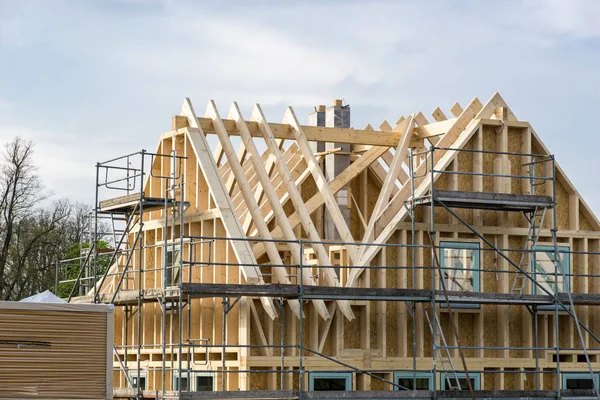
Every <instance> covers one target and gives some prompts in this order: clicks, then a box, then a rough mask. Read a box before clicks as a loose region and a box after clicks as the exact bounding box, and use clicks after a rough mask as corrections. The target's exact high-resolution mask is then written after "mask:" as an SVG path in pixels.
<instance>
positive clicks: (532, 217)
mask: <svg viewBox="0 0 600 400" xmlns="http://www.w3.org/2000/svg"><path fill="white" fill-rule="evenodd" d="M524 214H525V218H527V221H528V222H529V230H528V231H527V237H526V238H525V246H524V248H523V251H522V252H521V258H520V259H519V264H518V265H519V268H520V269H521V271H519V270H517V273H516V275H515V279H514V280H513V283H512V286H511V289H510V292H511V293H514V294H519V295H520V294H523V289H524V288H525V281H526V276H525V273H527V274H529V273H530V271H531V266H532V265H531V264H532V263H533V261H534V259H535V258H534V257H532V255H533V252H534V251H535V246H536V245H537V242H538V239H539V237H540V232H541V229H542V226H543V224H544V217H545V216H546V208H545V207H535V209H534V210H533V211H530V212H526V213H524ZM522 271H524V272H525V273H523V272H522Z"/></svg>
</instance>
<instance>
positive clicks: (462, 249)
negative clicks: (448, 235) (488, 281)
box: [440, 242, 481, 308]
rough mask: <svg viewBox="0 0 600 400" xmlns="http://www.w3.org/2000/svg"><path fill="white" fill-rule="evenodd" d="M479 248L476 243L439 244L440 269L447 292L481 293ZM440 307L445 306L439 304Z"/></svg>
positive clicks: (476, 306)
mask: <svg viewBox="0 0 600 400" xmlns="http://www.w3.org/2000/svg"><path fill="white" fill-rule="evenodd" d="M479 247H480V244H479V243H477V242H440V267H441V269H442V276H443V279H444V284H445V285H446V289H447V290H449V291H465V292H480V291H481V284H480V272H481V269H480V262H479V252H480V251H479ZM441 288H442V283H441V282H440V289H441ZM440 307H442V308H444V307H446V304H445V303H441V304H440ZM453 307H457V308H479V304H453Z"/></svg>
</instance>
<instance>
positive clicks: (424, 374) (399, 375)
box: [394, 371, 435, 390]
mask: <svg viewBox="0 0 600 400" xmlns="http://www.w3.org/2000/svg"><path fill="white" fill-rule="evenodd" d="M413 376H415V377H416V378H417V379H423V378H426V379H429V390H433V389H434V388H435V378H434V376H433V372H428V371H415V372H412V371H398V372H394V383H395V384H396V385H398V379H407V378H408V379H412V378H413ZM394 390H405V389H400V388H399V387H397V386H394ZM408 390H417V389H408Z"/></svg>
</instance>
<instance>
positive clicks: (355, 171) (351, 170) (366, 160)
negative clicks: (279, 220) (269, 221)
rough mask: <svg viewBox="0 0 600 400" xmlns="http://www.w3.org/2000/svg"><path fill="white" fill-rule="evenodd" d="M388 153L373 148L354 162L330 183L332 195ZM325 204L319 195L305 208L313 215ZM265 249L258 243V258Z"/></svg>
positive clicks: (294, 218) (293, 220) (295, 219)
mask: <svg viewBox="0 0 600 400" xmlns="http://www.w3.org/2000/svg"><path fill="white" fill-rule="evenodd" d="M386 151H387V148H385V147H372V148H371V149H369V150H368V151H367V152H366V153H364V154H363V155H362V156H361V157H360V158H359V159H358V160H356V161H354V162H353V163H352V164H350V166H349V167H348V168H346V169H345V170H344V171H342V173H340V174H339V175H338V176H336V177H335V178H333V180H332V181H331V182H329V188H330V189H331V191H332V193H337V192H338V191H339V190H340V189H341V188H343V187H344V186H346V185H347V184H348V183H350V182H351V181H352V179H354V178H356V177H357V176H358V175H359V174H360V173H361V172H363V171H364V170H365V169H366V168H367V167H369V165H371V164H373V163H374V162H376V161H377V160H378V159H379V157H381V155H382V154H383V153H384V152H386ZM323 203H324V200H323V197H322V196H321V195H320V194H319V193H317V194H315V195H314V196H313V197H311V198H310V199H309V200H308V201H307V202H306V203H305V207H306V210H307V211H308V213H309V214H312V213H313V212H314V211H315V210H317V209H318V208H319V207H321V206H322V205H323ZM288 220H289V222H290V224H291V225H292V228H295V227H296V226H298V225H299V224H300V223H301V222H300V217H299V215H298V212H295V213H293V214H292V215H290V216H289V217H288ZM281 234H282V231H281V227H279V226H278V227H276V228H275V229H273V230H272V231H271V235H272V236H273V237H275V238H277V237H281ZM264 251H265V249H264V246H263V245H262V243H257V244H256V245H255V246H254V254H255V255H256V257H261V256H262V255H263V254H265V252H264Z"/></svg>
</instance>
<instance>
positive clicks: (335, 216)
mask: <svg viewBox="0 0 600 400" xmlns="http://www.w3.org/2000/svg"><path fill="white" fill-rule="evenodd" d="M283 120H284V122H286V123H288V124H289V125H290V126H291V128H292V132H293V133H294V137H295V138H296V142H297V143H298V147H299V148H300V151H301V152H302V155H303V156H304V159H305V160H306V162H307V163H308V169H309V170H310V172H311V174H312V176H313V179H314V180H315V183H316V184H317V188H318V191H319V193H320V194H321V196H323V198H324V200H325V206H326V207H327V211H329V215H330V216H331V219H332V220H333V224H334V225H335V228H336V229H337V231H338V234H339V235H340V237H341V239H342V241H344V242H346V251H347V252H348V256H349V257H350V261H351V262H353V263H354V262H355V261H356V260H357V258H358V247H357V246H356V245H354V244H349V243H354V238H353V237H352V233H350V229H349V228H348V224H347V223H346V220H345V219H344V216H343V215H342V211H341V210H340V207H339V205H338V203H337V201H336V199H335V196H334V195H333V193H332V192H331V188H330V187H329V184H328V183H327V179H325V175H324V174H323V171H322V170H321V168H320V167H319V164H318V163H317V159H316V157H315V155H314V154H313V151H312V149H311V148H310V145H309V143H308V140H307V139H306V136H305V135H304V132H303V130H302V126H300V123H299V122H298V119H297V118H296V114H295V113H294V110H292V108H291V107H288V108H287V110H286V112H285V116H284V117H283Z"/></svg>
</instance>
